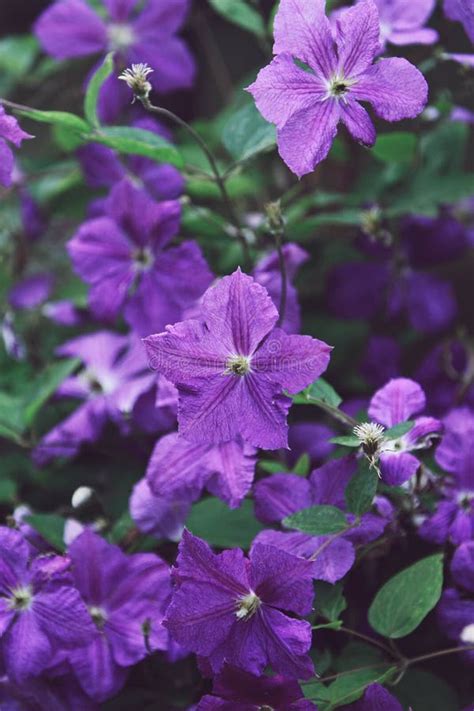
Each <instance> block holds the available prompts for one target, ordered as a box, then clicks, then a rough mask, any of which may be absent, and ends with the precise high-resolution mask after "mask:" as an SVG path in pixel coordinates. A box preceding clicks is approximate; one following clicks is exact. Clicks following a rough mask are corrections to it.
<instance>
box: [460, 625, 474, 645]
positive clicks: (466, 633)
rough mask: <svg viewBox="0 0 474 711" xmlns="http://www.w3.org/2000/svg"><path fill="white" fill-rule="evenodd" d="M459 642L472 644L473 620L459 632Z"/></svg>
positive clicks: (473, 640) (473, 634)
mask: <svg viewBox="0 0 474 711" xmlns="http://www.w3.org/2000/svg"><path fill="white" fill-rule="evenodd" d="M461 642H465V643H466V644H474V622H473V623H471V624H470V625H467V627H465V628H464V629H463V631H462V632H461Z"/></svg>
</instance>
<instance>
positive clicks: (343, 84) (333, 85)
mask: <svg viewBox="0 0 474 711" xmlns="http://www.w3.org/2000/svg"><path fill="white" fill-rule="evenodd" d="M355 83H356V82H355V80H354V79H346V78H345V77H343V76H339V75H337V74H336V75H335V76H333V77H332V79H330V80H329V81H328V84H327V88H328V96H332V97H333V98H334V99H342V98H343V97H344V96H345V95H346V94H347V92H348V91H349V89H350V88H351V86H352V85H353V84H355Z"/></svg>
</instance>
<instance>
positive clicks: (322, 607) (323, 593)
mask: <svg viewBox="0 0 474 711" xmlns="http://www.w3.org/2000/svg"><path fill="white" fill-rule="evenodd" d="M314 587H315V598H314V609H315V611H316V613H317V614H318V615H321V616H322V617H325V618H326V619H327V620H330V621H331V622H334V621H335V620H338V619H339V617H340V615H341V613H342V612H344V610H345V609H346V608H347V600H346V598H345V597H344V595H343V585H342V583H336V584H335V585H331V584H330V583H325V582H324V581H323V580H317V581H316V583H315V586H314Z"/></svg>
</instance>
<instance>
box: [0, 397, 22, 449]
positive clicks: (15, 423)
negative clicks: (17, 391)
mask: <svg viewBox="0 0 474 711" xmlns="http://www.w3.org/2000/svg"><path fill="white" fill-rule="evenodd" d="M22 413H23V400H22V399H21V397H19V396H18V395H10V394H9V393H5V392H0V437H4V438H5V439H9V440H11V441H13V442H18V441H19V440H21V435H22V433H23V430H24V422H23V418H22Z"/></svg>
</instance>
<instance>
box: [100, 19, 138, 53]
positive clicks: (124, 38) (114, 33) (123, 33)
mask: <svg viewBox="0 0 474 711" xmlns="http://www.w3.org/2000/svg"><path fill="white" fill-rule="evenodd" d="M107 38H108V40H109V49H110V50H111V51H112V52H123V51H124V50H126V49H128V48H129V47H131V45H132V44H134V43H135V39H136V38H135V33H134V32H133V29H132V28H131V27H130V25H125V24H122V23H112V24H111V25H109V27H108V28H107Z"/></svg>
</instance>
